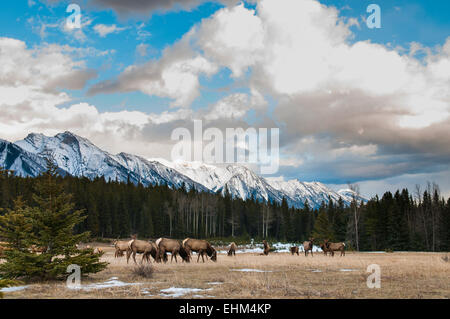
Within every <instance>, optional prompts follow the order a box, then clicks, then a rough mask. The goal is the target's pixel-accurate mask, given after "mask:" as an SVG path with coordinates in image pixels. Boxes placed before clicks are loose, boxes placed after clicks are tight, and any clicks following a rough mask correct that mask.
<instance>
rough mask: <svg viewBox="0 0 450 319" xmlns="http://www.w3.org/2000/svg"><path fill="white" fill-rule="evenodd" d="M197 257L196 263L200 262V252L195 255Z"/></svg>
mask: <svg viewBox="0 0 450 319" xmlns="http://www.w3.org/2000/svg"><path fill="white" fill-rule="evenodd" d="M197 254H198V257H197V262H198V261H199V260H200V252H198V253H197Z"/></svg>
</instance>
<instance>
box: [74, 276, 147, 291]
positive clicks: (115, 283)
mask: <svg viewBox="0 0 450 319" xmlns="http://www.w3.org/2000/svg"><path fill="white" fill-rule="evenodd" d="M137 285H141V283H127V282H123V281H120V280H118V278H117V277H111V278H109V280H108V281H105V282H102V283H95V284H89V285H82V286H81V287H76V286H75V287H69V289H75V290H76V289H81V290H86V291H89V290H92V289H106V288H116V287H126V286H137Z"/></svg>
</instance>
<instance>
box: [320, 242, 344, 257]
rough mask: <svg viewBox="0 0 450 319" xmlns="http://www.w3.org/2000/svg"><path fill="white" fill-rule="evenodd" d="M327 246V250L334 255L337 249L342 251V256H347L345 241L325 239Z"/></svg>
mask: <svg viewBox="0 0 450 319" xmlns="http://www.w3.org/2000/svg"><path fill="white" fill-rule="evenodd" d="M324 243H325V246H326V248H327V251H329V252H330V254H331V256H332V257H334V252H335V251H340V252H341V256H345V243H332V242H330V241H328V240H325V242H324Z"/></svg>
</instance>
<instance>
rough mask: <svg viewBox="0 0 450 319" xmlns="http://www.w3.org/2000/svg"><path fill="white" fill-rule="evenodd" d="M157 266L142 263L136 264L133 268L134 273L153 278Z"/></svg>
mask: <svg viewBox="0 0 450 319" xmlns="http://www.w3.org/2000/svg"><path fill="white" fill-rule="evenodd" d="M154 271H155V268H154V267H153V266H152V265H150V264H141V265H138V266H135V267H134V268H133V270H132V273H133V275H135V276H136V277H142V278H152V277H153V272H154Z"/></svg>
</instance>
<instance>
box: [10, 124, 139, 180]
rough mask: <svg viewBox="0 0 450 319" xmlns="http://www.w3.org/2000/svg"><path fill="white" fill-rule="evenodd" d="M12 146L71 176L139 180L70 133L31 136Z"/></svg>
mask: <svg viewBox="0 0 450 319" xmlns="http://www.w3.org/2000/svg"><path fill="white" fill-rule="evenodd" d="M15 144H16V145H19V146H20V147H22V148H23V149H25V150H27V151H28V152H30V153H34V154H35V155H37V156H39V157H46V156H47V155H48V154H51V155H52V156H53V158H54V160H55V162H56V164H57V165H58V167H60V168H62V169H63V170H65V171H67V172H68V173H69V174H71V175H73V176H85V177H88V178H95V177H98V176H104V177H105V179H106V180H109V179H111V180H119V181H126V180H127V178H128V176H129V175H130V179H131V180H132V181H135V182H137V181H139V176H136V175H135V174H129V171H128V170H127V169H126V168H125V167H123V166H122V165H121V164H120V163H119V162H117V160H116V159H115V158H114V157H113V156H112V155H111V154H109V153H108V152H105V151H103V150H101V149H100V148H98V147H97V146H95V145H94V144H92V143H91V142H90V141H89V140H87V139H85V138H83V137H80V136H78V135H75V134H73V133H71V132H64V133H59V134H57V135H55V136H54V137H48V136H45V135H43V134H34V133H32V134H29V135H28V136H27V137H26V138H25V139H23V140H21V141H17V142H16V143H15Z"/></svg>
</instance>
